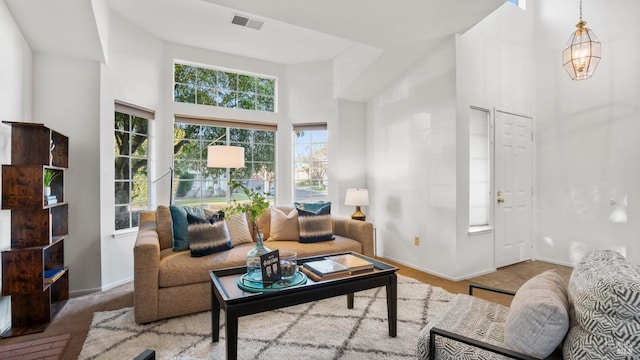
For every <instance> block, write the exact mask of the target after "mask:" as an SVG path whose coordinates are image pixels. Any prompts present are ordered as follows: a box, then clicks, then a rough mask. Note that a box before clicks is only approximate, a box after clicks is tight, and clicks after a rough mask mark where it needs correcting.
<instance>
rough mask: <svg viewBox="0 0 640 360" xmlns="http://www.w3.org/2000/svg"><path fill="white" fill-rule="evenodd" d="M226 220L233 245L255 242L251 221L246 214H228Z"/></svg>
mask: <svg viewBox="0 0 640 360" xmlns="http://www.w3.org/2000/svg"><path fill="white" fill-rule="evenodd" d="M225 222H226V223H227V227H228V228H229V234H230V235H231V244H232V245H233V246H236V245H240V244H244V243H250V242H253V238H252V237H251V232H250V231H249V222H248V221H247V216H246V215H245V214H235V215H231V216H228V217H227V219H226V220H225Z"/></svg>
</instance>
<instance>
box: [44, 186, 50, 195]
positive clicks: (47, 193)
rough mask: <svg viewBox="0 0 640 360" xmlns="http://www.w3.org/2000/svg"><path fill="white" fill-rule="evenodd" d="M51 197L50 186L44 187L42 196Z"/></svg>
mask: <svg viewBox="0 0 640 360" xmlns="http://www.w3.org/2000/svg"><path fill="white" fill-rule="evenodd" d="M49 195H51V186H45V187H44V196H49Z"/></svg>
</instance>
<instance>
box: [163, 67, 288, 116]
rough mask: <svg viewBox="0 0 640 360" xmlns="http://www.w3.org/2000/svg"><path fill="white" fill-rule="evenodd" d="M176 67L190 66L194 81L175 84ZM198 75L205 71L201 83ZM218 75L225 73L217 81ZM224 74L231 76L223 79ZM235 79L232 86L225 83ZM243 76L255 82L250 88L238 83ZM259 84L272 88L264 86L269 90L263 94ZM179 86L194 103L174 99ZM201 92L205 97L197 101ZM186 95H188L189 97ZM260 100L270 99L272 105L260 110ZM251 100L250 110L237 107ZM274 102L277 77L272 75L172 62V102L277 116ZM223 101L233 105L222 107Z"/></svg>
mask: <svg viewBox="0 0 640 360" xmlns="http://www.w3.org/2000/svg"><path fill="white" fill-rule="evenodd" d="M177 66H188V67H193V68H194V74H193V77H194V79H193V82H191V80H190V79H187V78H185V80H187V82H179V81H177V80H178V79H176V77H177V73H176V67H177ZM212 71H213V74H212V73H210V72H212ZM201 72H204V73H205V74H207V75H205V76H204V77H205V78H207V80H203V81H200V79H201V77H200V76H199V75H198V74H199V73H201ZM219 73H223V74H225V76H224V78H220V77H219V75H220V74H219ZM211 75H214V76H215V79H211ZM226 75H230V76H226ZM234 77H235V81H233V80H232V81H233V82H234V84H231V82H229V81H228V80H229V79H230V78H234ZM246 77H250V78H254V80H255V82H254V87H253V89H248V88H246V83H244V85H243V82H242V81H241V80H242V79H244V78H246ZM262 81H266V82H271V83H272V84H273V86H272V87H271V86H269V87H267V89H269V90H270V91H267V92H266V93H265V92H262V93H261V87H260V83H261V82H262ZM223 85H228V86H223ZM179 86H180V87H184V88H185V89H191V90H192V91H193V101H180V100H176V93H177V92H178V87H179ZM202 92H206V93H208V94H207V96H202V99H200V98H201V96H200V95H199V94H200V93H202ZM232 93H233V94H234V96H233V97H228V98H227V96H230V95H231V94H232ZM188 95H189V96H191V95H190V94H188ZM261 97H263V98H270V99H271V104H270V105H271V106H270V107H269V106H267V107H262V108H261V105H264V104H263V103H262V102H260V101H259V98H261ZM223 98H224V99H223ZM251 98H253V108H245V107H243V106H240V105H241V103H243V102H244V101H248V100H249V99H251ZM203 100H207V101H203ZM277 100H278V78H277V77H275V76H272V75H264V74H257V73H251V72H247V71H241V70H236V69H229V68H224V67H219V66H211V65H205V64H195V63H190V62H186V61H179V60H174V63H173V101H174V102H178V103H185V104H196V105H208V106H216V107H223V108H231V109H241V110H249V111H264V112H271V113H277V112H278V101H277ZM223 101H224V103H227V104H232V106H225V105H221V103H222V102H223ZM211 102H213V103H211Z"/></svg>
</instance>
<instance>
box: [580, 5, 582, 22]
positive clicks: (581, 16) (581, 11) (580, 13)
mask: <svg viewBox="0 0 640 360" xmlns="http://www.w3.org/2000/svg"><path fill="white" fill-rule="evenodd" d="M580 22H582V0H580Z"/></svg>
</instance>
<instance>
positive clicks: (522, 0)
mask: <svg viewBox="0 0 640 360" xmlns="http://www.w3.org/2000/svg"><path fill="white" fill-rule="evenodd" d="M507 1H508V2H510V3H512V4H513V5H516V6H517V7H519V8H521V9H522V10H525V9H526V8H527V6H526V4H527V0H507Z"/></svg>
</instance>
